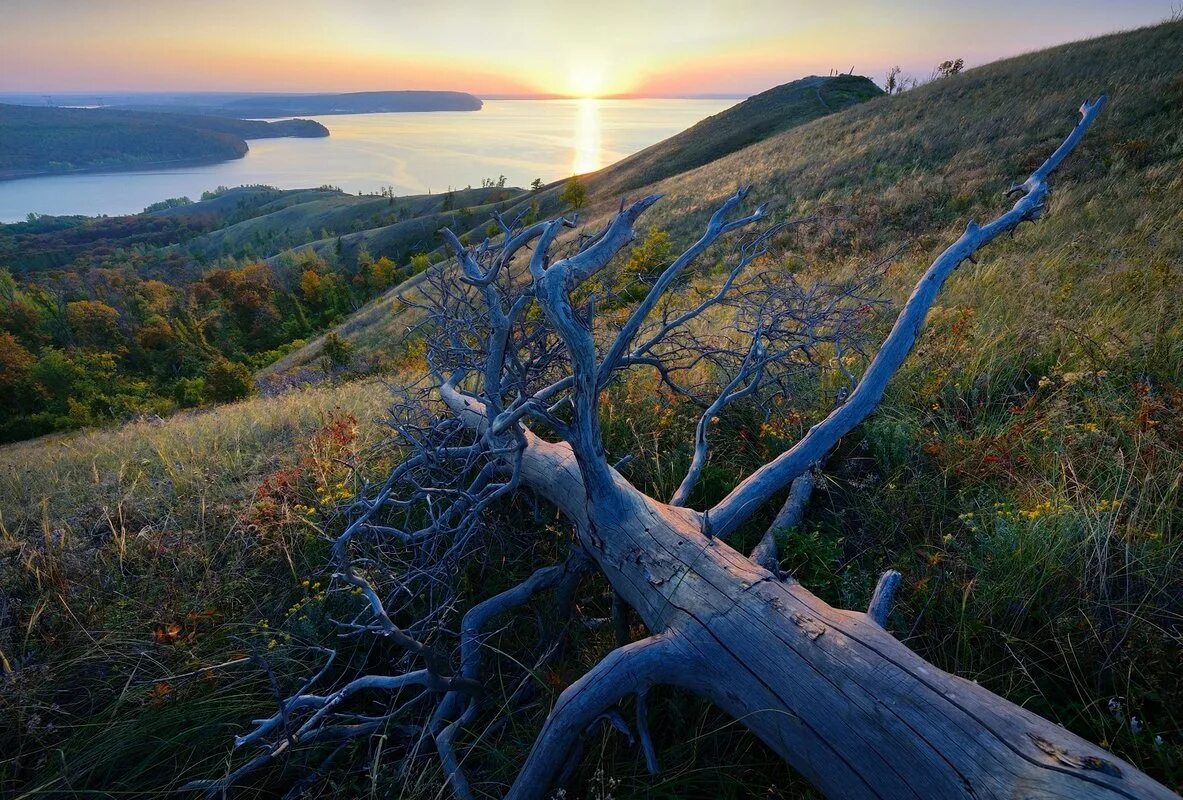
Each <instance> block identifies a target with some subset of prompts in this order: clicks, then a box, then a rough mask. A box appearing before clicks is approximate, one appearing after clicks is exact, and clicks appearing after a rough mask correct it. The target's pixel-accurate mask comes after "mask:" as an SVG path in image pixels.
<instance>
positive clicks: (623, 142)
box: [0, 100, 737, 222]
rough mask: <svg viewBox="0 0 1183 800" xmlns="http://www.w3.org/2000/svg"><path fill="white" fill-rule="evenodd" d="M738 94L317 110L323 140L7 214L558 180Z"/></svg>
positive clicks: (119, 177)
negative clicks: (238, 193)
mask: <svg viewBox="0 0 1183 800" xmlns="http://www.w3.org/2000/svg"><path fill="white" fill-rule="evenodd" d="M735 102H737V101H735V100H490V101H486V103H485V107H484V109H482V110H481V111H476V112H451V111H445V112H433V113H422V114H348V115H341V116H328V117H314V119H316V120H318V121H319V122H321V123H322V124H324V125H325V127H327V128H328V129H329V132H330V135H329V137H328V138H325V139H259V140H255V141H251V142H249V144H250V148H251V149H250V152H249V153H247V155H246V157H245V158H241V159H238V160H236V161H227V162H223V163H221V164H211V165H209V166H204V167H184V168H180V169H168V170H157V171H150V172H116V173H105V174H86V175H59V176H53V177H42V178H25V179H22V180H18V181H5V182H0V222H14V221H17V220H23V219H24V218H25V216H26V215H27V214H29V213H30V212H34V213H37V214H89V215H96V214H127V213H132V212H136V211H140V210H142V209H143V208H144V207H145V206H147V205H149V204H150V203H155V202H157V201H158V200H163V199H165V198H169V197H181V196H186V197H190V198H192V199H194V200H196V199H197V198H198V197H200V196H201V193H202V192H203V191H206V190H208V189H214V188H216V187H218V186H239V185H242V184H254V183H264V184H269V185H271V186H277V187H279V188H281V189H296V188H304V187H315V186H321V185H324V184H332V185H333V186H340V187H341V188H342V189H344V190H345V191H347V192H359V191H361V192H374V191H377V190H378V189H380V188H381V187H384V186H393V187H394V189H395V193H396V194H419V193H423V192H428V191H431V192H442V191H446V190H447V189H448V188H449V187H451V188H463V187H465V186H469V185H472V186H479V185H480V184H481V180H482V179H483V178H493V179H497V178H498V177H499V176H501V175H504V176H505V177H506V179H507V182H508V184H509V185H510V186H526V185H527V184H529V183H530V181H532V180H534V179H535V178H542V180H543V181H546V182H550V181H553V180H558V179H560V178H564V177H567V176H568V175H572V174H575V173H583V172H590V171H592V170H595V169H599V168H600V167H603V166H607V165H608V164H611V163H612V162H614V161H618V160H619V159H621V158H624V157H625V156H627V155H630V154H631V153H635V152H636V151H638V150H640V149H642V148H645V147H648V146H649V145H651V144H654V143H655V142H659V141H661V140H662V139H665V138H667V137H669V136H672V135H673V134H675V133H678V132H679V131H682V130H685V129H686V128H688V127H690V126H691V125H693V124H694V123H695V122H698V121H699V120H701V119H703V118H704V117H708V116H710V115H711V114H715V113H717V112H719V111H722V110H723V109H724V108H727V107H728V106H731V105H733V104H734V103H735Z"/></svg>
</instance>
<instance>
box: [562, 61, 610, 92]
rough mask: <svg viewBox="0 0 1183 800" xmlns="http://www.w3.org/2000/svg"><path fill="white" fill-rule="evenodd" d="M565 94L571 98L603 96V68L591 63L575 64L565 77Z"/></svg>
mask: <svg viewBox="0 0 1183 800" xmlns="http://www.w3.org/2000/svg"><path fill="white" fill-rule="evenodd" d="M566 92H567V93H568V94H570V95H571V96H572V97H601V96H602V95H604V94H605V84H604V68H603V66H602V65H600V64H595V63H591V62H586V61H584V62H577V63H575V64H573V65H572V66H571V69H570V71H569V72H568V76H567V87H566Z"/></svg>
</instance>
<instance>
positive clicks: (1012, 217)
mask: <svg viewBox="0 0 1183 800" xmlns="http://www.w3.org/2000/svg"><path fill="white" fill-rule="evenodd" d="M1104 104H1105V98H1104V96H1102V97H1099V98H1098V99H1097V100H1094V101H1092V102H1086V103H1084V104H1083V105H1082V106H1081V107H1080V115H1081V118H1080V121H1079V122H1078V123H1077V124H1076V127H1075V128H1074V129H1073V131H1072V133H1071V134H1069V135H1068V138H1067V139H1065V140H1064V143H1063V144H1061V145H1060V146H1059V147H1058V148H1057V149H1056V151H1055V152H1054V153H1053V154H1052V155H1051V156H1050V157H1049V158H1048V159H1047V161H1045V162H1044V163H1043V164H1041V165H1040V167H1039V168H1038V169H1036V170H1035V172H1034V173H1032V174H1031V177H1029V178H1028V179H1027V180H1026V181H1024V182H1023V183H1022V184H1019V185H1018V186H1015V187H1012V191H1015V192H1019V193H1021V194H1022V197H1021V198H1020V199H1019V200H1018V201H1016V202H1015V204H1014V206H1013V207H1012V208H1011V209H1010V210H1009V211H1007V212H1006V213H1005V214H1002V215H1001V216H999V217H998V218H997V219H995V220H993V221H992V222H990V223H988V224H987V225H983V226H979V225H978V224H977V223H976V222H970V223H969V225H967V226H966V229H965V233H963V234H962V235H961V237H960V238H959V239H958V240H957V241H956V242H954V243H953V244H952V245H950V246H949V248H948V249H947V250H945V252H943V253H941V255H940V256H939V257H938V258H937V259H936V261H934V262H933V263H932V265H931V266H930V267H929V268H928V269H927V270H926V271H925V273H924V275H923V276H921V278H920V280H919V281H918V282H917V284H916V288H915V289H913V291H912V295H911V296H910V297H909V298H908V301H907V302H906V303H905V304H904V307H903V310H902V311H901V312H900V315H899V317H897V318H896V322H895V325H894V326H893V327H892V329H891V333H889V334H888V336H887V338H886V339H885V340H884V341H883V345H882V346H881V347H880V348H879V352H878V353H876V355H875V358H874V360H872V361H871V364H870V365H869V366H868V367H867V371H866V372H865V373H864V374H863V376H862V379H861V380H860V381H859V386H858V388H857V389H855V390H854V392H852V393H851V395H850V397H849V398H847V401H846V403H844V404H843V405H842V406H841V407H839V408H837V409H835V410H834V412H833V413H831V414H830V415H829V416H828V417H826V418H825V419H824V420H822V421H821V422H819V423H818V424H817V425H815V426H814V427H813V428H811V429H810V430H809V433H807V434H806V435H805V437H804V438H803V439H802V440H801V441H800V442H798V443H797V444H795V445H794V446H793V447H791V448H790V449H789V450H787V451H785V452H784V453H783V454H781V455H780V456H778V457H777V458H776V459H774V460H773V461H771V462H769V463H768V464H766V465H764V466H763V467H761V468H760V469H758V470H756V471H755V472H753V473H752V474H751V475H749V476H748V477H747V478H746V479H745V480H744V481H743V482H742V483H740V484H739V485H738V486H736V487H735V489H734V490H732V492H731V493H730V494H728V495H727V497H725V498H723V500H721V501H720V502H719V503H718V504H717V505H716V506H715V507H714V508H712V509H711V524H712V526H713V528H712V529H713V530H714V531H715V535H717V536H719V537H726V536H728V535H729V534H730V533H732V532H733V531H734V530H735V529H736V528H738V527H739V526H740V525H741V524H742V523H743V522H744V521H745V520H746V519H747V518H748V517H750V516H751V515H752V514H753V513H755V511H756V510H757V509H759V508H760V507H761V506H762V505H764V503H766V502H767V501H768V500H769V498H770V497H771V496H772V495H774V494H775V493H776V492H778V491H779V490H781V489H783V488H784V487H785V486H787V485H788V484H789V483H790V482H791V481H792V480H793V479H794V478H796V477H797V476H798V475H800V474H802V473H803V472H805V470H807V469H809V467H810V466H811V465H813V464H814V463H815V462H817V460H818V459H819V458H821V456H822V454H823V453H825V452H826V451H827V450H829V449H830V448H831V447H833V446H834V443H835V442H837V441H838V439H840V438H841V437H842V436H844V435H845V434H847V433H848V432H850V431H851V430H852V429H853V428H854V427H855V426H856V425H858V424H859V423H860V422H862V421H863V420H864V419H866V418H867V416H868V415H869V414H870V413H871V412H872V411H873V410H874V409H875V407H876V406H878V404H879V401H880V400H881V399H882V397H883V392H884V390H885V389H886V388H887V382H888V381H889V380H891V377H892V376H893V375H894V374H895V373H896V371H897V370H898V369H899V368H900V366H901V365H902V364H903V363H904V359H905V358H907V356H908V353H909V352H911V350H912V346H913V344H915V342H916V339H917V337H918V336H919V335H920V330H921V328H922V327H923V326H924V320H925V318H926V317H927V316H928V310H929V308H931V307H932V304H933V301H934V300H936V296H937V293H938V292H939V291H940V289H941V287H942V286H943V285H944V283H945V280H946V279H947V278H948V277H949V276H950V275H951V274H953V271H954V270H955V269H957V267H958V266H960V265H961V264H962V263H963V262H965V261H966V260H967V259H969V258H972V257H973V255H974V254H975V253H977V252H978V250H980V249H981V248H983V247H985V246H986V245H987V244H989V243H990V242H992V241H994V239H996V238H998V237H999V236H1001V235H1002V234H1004V233H1006V232H1008V231H1012V230H1014V229H1015V228H1017V227H1018V226H1019V225H1020V224H1022V223H1023V222H1027V221H1034V220H1036V219H1038V218H1039V217H1040V215H1041V214H1042V213H1043V210H1044V206H1045V203H1046V200H1047V193H1048V187H1047V177H1048V176H1049V175H1050V174H1051V173H1052V171H1053V170H1055V168H1056V167H1057V166H1059V164H1060V162H1061V161H1063V159H1064V157H1065V156H1067V155H1068V153H1070V152H1072V150H1073V148H1075V147H1076V145H1077V143H1078V142H1079V141H1080V139H1081V137H1083V136H1084V134H1085V132H1086V131H1087V130H1088V129H1089V127H1090V126H1091V125H1092V124H1093V121H1094V120H1096V118H1097V114H1099V113H1100V111H1101V108H1102V107H1103V106H1104Z"/></svg>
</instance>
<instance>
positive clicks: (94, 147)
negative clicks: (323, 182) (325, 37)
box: [0, 105, 329, 180]
mask: <svg viewBox="0 0 1183 800" xmlns="http://www.w3.org/2000/svg"><path fill="white" fill-rule="evenodd" d="M328 135H329V132H328V130H327V129H326V128H325V127H324V126H323V125H321V124H320V123H318V122H313V121H312V120H300V119H291V120H283V121H280V122H260V121H257V120H241V119H230V118H227V117H209V116H200V115H194V114H154V113H147V112H139V111H111V110H107V109H92V108H41V107H36V106H17V105H0V180H4V179H8V178H20V177H26V176H29V175H39V174H47V173H57V172H77V171H84V170H116V169H136V168H145V167H159V166H165V165H171V166H176V165H184V164H198V163H209V162H215V161H226V160H229V159H234V158H242V157H243V156H244V155H246V152H247V149H248V148H247V144H246V141H245V140H246V139H265V138H274V137H278V136H299V137H317V136H328Z"/></svg>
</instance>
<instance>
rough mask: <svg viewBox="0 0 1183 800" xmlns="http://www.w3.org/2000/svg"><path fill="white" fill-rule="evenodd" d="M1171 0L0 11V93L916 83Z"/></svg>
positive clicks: (508, 1)
mask: <svg viewBox="0 0 1183 800" xmlns="http://www.w3.org/2000/svg"><path fill="white" fill-rule="evenodd" d="M1178 3H1179V0H1173V3H1172V0H988V1H987V2H978V1H976V0H975V2H957V0H913V1H912V2H899V3H892V2H887V0H878V2H869V1H864V0H725V1H722V0H721V1H719V2H708V1H707V0H631V2H629V1H627V0H583V2H579V3H572V2H564V0H482V2H470V1H469V0H417V1H416V2H404V1H403V0H332V2H327V1H323V0H322V2H316V1H315V0H258V1H255V2H252V0H0V91H7V92H25V91H28V92H116V91H277V92H313V91H317V92H330V91H331V92H336V91H367V90H382V89H453V90H459V91H468V92H472V93H474V94H477V95H484V96H488V95H491V94H534V93H547V94H561V95H570V96H578V97H586V96H606V95H616V94H624V95H629V94H632V95H640V96H677V95H685V94H708V93H713V94H735V95H747V94H752V93H755V92H758V91H762V90H764V89H767V88H769V87H771V86H775V85H777V84H780V83H784V82H786V81H788V80H792V79H795V78H799V77H802V76H804V75H826V74H829V73H830V71H831V70H839V71H843V72H845V71H848V70H850V69H852V68H853V70H854V71H855V72H856V73H858V74H862V75H867V76H869V77H871V78H873V79H875V80H877V81H879V82H882V78H883V74H884V73H885V72H886V70H887V69H888V67H890V66H891V65H893V64H899V65H901V66H902V67H903V69H904V71H905V73H910V74H912V75H915V76H917V77H924V76H927V75H928V74H929V73H930V72H931V71H932V68H933V67H934V66H935V65H936V64H937V63H939V62H941V61H943V60H945V59H949V58H956V57H961V58H964V59H965V61H966V64H967V66H974V65H977V64H983V63H986V62H989V61H993V60H996V59H998V58H1002V57H1005V56H1009V55H1016V54H1018V53H1023V52H1028V51H1031V50H1036V49H1040V48H1042V47H1046V46H1050V45H1054V44H1059V43H1062V42H1067V41H1072V40H1075V39H1082V38H1087V37H1090V36H1095V35H1099V34H1103V33H1108V32H1112V31H1116V30H1124V29H1129V28H1134V27H1139V26H1142V25H1147V24H1152V23H1155V22H1160V21H1162V20H1163V19H1165V18H1167V17H1168V16H1170V15H1171V14H1172V10H1173V9H1172V5H1173V4H1174V5H1175V6H1178Z"/></svg>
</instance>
